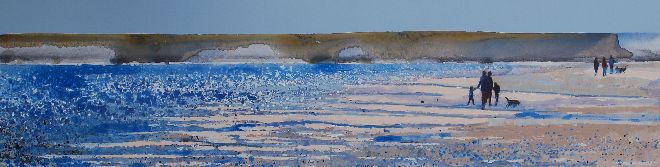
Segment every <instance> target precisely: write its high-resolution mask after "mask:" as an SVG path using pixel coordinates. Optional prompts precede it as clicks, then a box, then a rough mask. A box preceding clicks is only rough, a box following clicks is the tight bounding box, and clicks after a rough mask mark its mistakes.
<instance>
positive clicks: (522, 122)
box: [488, 118, 660, 126]
mask: <svg viewBox="0 0 660 167" xmlns="http://www.w3.org/2000/svg"><path fill="white" fill-rule="evenodd" d="M488 124H489V125H491V126H503V125H517V126H534V125H539V126H548V125H573V124H592V125H660V122H646V121H626V120H621V121H611V120H589V119H579V118H578V119H562V118H548V119H531V118H521V119H506V120H505V119H493V120H492V121H490V122H488Z"/></svg>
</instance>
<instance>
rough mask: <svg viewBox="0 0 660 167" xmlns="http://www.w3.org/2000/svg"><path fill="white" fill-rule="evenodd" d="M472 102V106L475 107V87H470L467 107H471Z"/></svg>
mask: <svg viewBox="0 0 660 167" xmlns="http://www.w3.org/2000/svg"><path fill="white" fill-rule="evenodd" d="M470 101H472V105H474V87H473V86H470V90H469V92H468V102H467V105H470Z"/></svg>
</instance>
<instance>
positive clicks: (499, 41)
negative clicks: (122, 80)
mask: <svg viewBox="0 0 660 167" xmlns="http://www.w3.org/2000/svg"><path fill="white" fill-rule="evenodd" d="M251 46H259V47H251ZM39 47H42V48H44V47H45V48H47V49H46V50H44V49H41V50H39V49H33V48H39ZM90 47H93V48H98V49H101V50H102V51H90V50H89V48H90ZM29 48H32V49H31V50H30V49H29ZM76 48H78V49H77V50H81V49H80V48H85V49H87V50H85V49H82V50H85V52H76V51H75V50H76ZM249 48H260V49H261V50H263V48H270V49H271V50H270V51H263V52H268V55H272V56H269V58H293V59H301V60H304V61H306V62H311V63H318V62H343V61H360V62H369V61H373V60H415V59H432V60H438V61H481V62H490V61H572V60H577V59H580V58H591V57H595V56H598V57H602V56H609V55H613V56H615V57H619V58H629V57H631V56H632V54H631V53H630V52H628V51H626V50H625V49H622V48H621V47H620V46H619V43H618V39H617V35H616V34H607V33H599V34H589V33H587V34H572V33H550V34H542V33H487V32H373V33H341V34H280V35H163V34H107V35H106V34H80V35H74V34H5V35H0V52H1V53H0V60H2V62H4V63H11V62H28V63H29V62H51V63H67V62H68V63H79V62H83V63H89V62H90V61H99V62H96V63H128V62H141V63H149V62H155V63H158V62H186V61H192V60H194V61H195V62H199V61H200V60H204V61H208V62H209V63H213V62H222V61H224V60H226V59H218V58H213V56H214V55H212V54H211V55H209V54H204V55H203V56H204V58H203V59H200V58H198V57H199V56H201V55H200V53H202V52H204V53H219V55H218V56H223V57H232V55H228V54H234V53H237V51H239V52H240V50H241V49H242V50H243V51H246V49H249ZM67 49H68V50H69V51H66V52H63V51H61V50H67ZM103 49H105V50H103ZM107 49H110V50H111V51H108V50H107ZM70 50H73V51H70ZM209 51H216V52H209ZM246 52H247V53H253V52H254V53H255V54H258V53H256V52H257V51H249V50H248V51H246ZM258 52H262V51H258ZM340 53H341V56H340ZM351 53H359V54H358V55H350V54H351ZM72 55H75V56H72ZM108 56H109V57H111V58H107V57H108ZM235 56H239V57H240V56H247V55H246V54H245V53H243V54H236V55H235ZM235 56H234V57H235ZM247 57H251V56H247ZM252 57H254V56H252ZM257 57H258V56H257ZM76 59H86V60H76Z"/></svg>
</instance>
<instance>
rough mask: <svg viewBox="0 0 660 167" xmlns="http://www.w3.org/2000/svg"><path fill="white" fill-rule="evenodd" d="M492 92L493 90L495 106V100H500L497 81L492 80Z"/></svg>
mask: <svg viewBox="0 0 660 167" xmlns="http://www.w3.org/2000/svg"><path fill="white" fill-rule="evenodd" d="M493 92H495V106H497V102H499V101H500V85H498V84H497V82H493Z"/></svg>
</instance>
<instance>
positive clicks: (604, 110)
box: [557, 105, 660, 114]
mask: <svg viewBox="0 0 660 167" xmlns="http://www.w3.org/2000/svg"><path fill="white" fill-rule="evenodd" d="M557 109H558V110H559V111H560V112H565V113H583V114H613V113H621V114H625V113H656V114H657V113H660V106H657V105H635V106H632V105H629V106H572V105H568V106H560V107H557Z"/></svg>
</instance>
